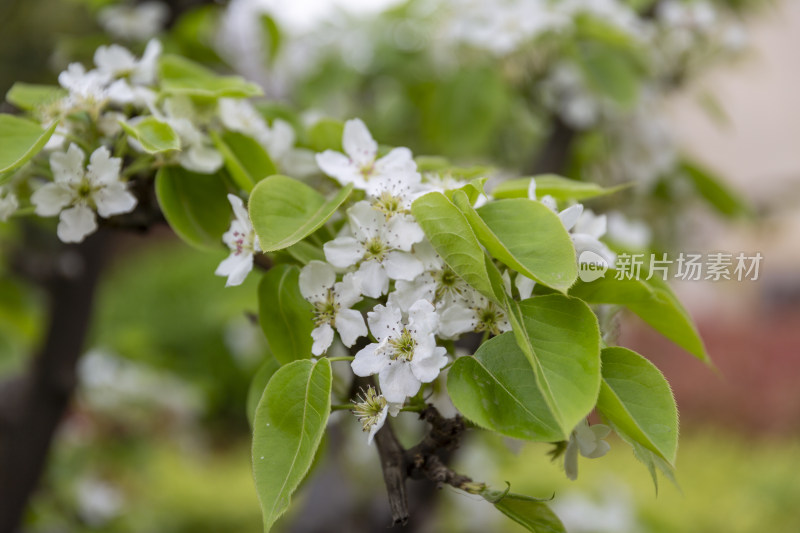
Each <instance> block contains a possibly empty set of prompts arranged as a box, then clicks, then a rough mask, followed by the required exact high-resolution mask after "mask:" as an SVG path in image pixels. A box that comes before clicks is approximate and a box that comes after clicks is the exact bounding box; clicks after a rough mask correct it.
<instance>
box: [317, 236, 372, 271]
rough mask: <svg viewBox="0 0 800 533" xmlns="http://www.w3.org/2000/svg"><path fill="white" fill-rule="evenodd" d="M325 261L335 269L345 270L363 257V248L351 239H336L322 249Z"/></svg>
mask: <svg viewBox="0 0 800 533" xmlns="http://www.w3.org/2000/svg"><path fill="white" fill-rule="evenodd" d="M322 249H323V251H324V252H325V259H327V260H328V262H329V263H330V264H332V265H333V266H335V267H336V268H347V267H350V266H353V265H355V264H356V263H358V262H359V261H360V260H361V258H362V257H364V252H365V250H364V247H363V246H362V245H361V243H360V242H358V241H357V240H356V239H354V238H353V237H337V238H336V239H333V240H332V241H328V242H326V243H325V244H324V245H323V247H322Z"/></svg>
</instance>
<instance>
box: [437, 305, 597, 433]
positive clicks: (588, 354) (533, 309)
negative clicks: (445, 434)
mask: <svg viewBox="0 0 800 533" xmlns="http://www.w3.org/2000/svg"><path fill="white" fill-rule="evenodd" d="M519 310H520V315H519V316H520V317H521V321H522V327H523V328H524V336H525V338H526V339H527V340H526V342H528V343H529V344H528V348H529V349H530V351H531V353H532V354H534V355H533V357H534V362H533V364H532V363H531V361H529V358H528V357H527V356H526V354H525V353H524V352H523V350H522V348H521V347H520V343H519V340H518V339H517V337H516V336H515V335H514V334H513V333H511V332H509V333H504V334H502V335H499V336H498V337H495V338H493V339H490V340H489V341H487V342H485V343H483V344H482V345H481V346H480V348H478V351H477V352H476V353H475V355H474V356H473V357H462V358H460V359H457V360H456V362H455V363H454V364H453V366H452V368H451V369H450V372H449V374H448V379H447V390H448V392H449V393H450V398H451V399H452V400H453V404H454V405H455V406H456V407H457V408H458V410H459V411H461V413H463V414H464V416H466V417H467V418H468V419H470V420H472V421H473V422H475V423H476V424H478V425H480V426H482V427H485V428H487V429H491V430H493V431H496V432H498V433H501V434H503V435H506V436H509V437H513V438H518V439H527V440H534V441H544V442H552V441H558V440H566V438H568V436H569V433H570V432H571V431H572V430H573V429H574V428H575V426H576V425H577V424H578V422H580V421H581V420H582V419H583V418H584V417H585V416H586V415H587V414H588V413H589V411H591V410H592V408H593V407H594V405H595V401H596V399H597V395H598V391H599V388H600V331H599V328H598V325H597V319H596V318H595V316H594V314H593V313H592V311H591V310H590V309H589V307H588V306H587V305H586V304H584V303H583V302H581V301H579V300H577V299H575V298H569V297H566V296H563V295H558V294H553V295H549V296H540V297H536V298H532V299H529V300H526V301H524V302H522V303H521V304H520V307H519Z"/></svg>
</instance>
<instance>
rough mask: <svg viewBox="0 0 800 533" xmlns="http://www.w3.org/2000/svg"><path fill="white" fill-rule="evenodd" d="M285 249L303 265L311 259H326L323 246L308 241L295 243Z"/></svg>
mask: <svg viewBox="0 0 800 533" xmlns="http://www.w3.org/2000/svg"><path fill="white" fill-rule="evenodd" d="M284 251H285V252H286V253H287V254H289V255H290V256H292V258H293V259H294V260H295V261H297V262H299V263H301V264H303V265H307V264H308V263H310V262H311V261H325V252H323V250H322V248H320V247H319V246H314V245H313V244H311V243H310V242H308V241H300V242H298V243H295V244H293V245H291V246H289V247H288V248H286V249H285V250H284Z"/></svg>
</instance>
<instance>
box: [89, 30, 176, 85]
mask: <svg viewBox="0 0 800 533" xmlns="http://www.w3.org/2000/svg"><path fill="white" fill-rule="evenodd" d="M161 50H162V47H161V43H160V42H159V41H158V40H157V39H152V40H151V41H150V42H149V43H147V47H146V48H145V50H144V54H142V58H141V59H136V56H134V55H133V54H132V53H131V52H130V50H128V49H127V48H125V47H124V46H120V45H118V44H112V45H109V46H101V47H99V48H98V49H97V50H96V51H95V53H94V64H95V65H96V66H97V70H98V71H99V72H100V73H102V74H104V75H107V76H108V77H110V78H112V79H119V78H127V79H128V80H129V81H130V83H131V84H132V85H152V84H153V83H155V81H156V72H157V68H158V58H159V57H160V56H161Z"/></svg>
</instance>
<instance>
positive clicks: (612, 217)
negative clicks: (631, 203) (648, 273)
mask: <svg viewBox="0 0 800 533" xmlns="http://www.w3.org/2000/svg"><path fill="white" fill-rule="evenodd" d="M607 218H608V237H609V238H610V239H611V240H612V241H613V242H615V243H619V244H620V245H621V246H623V247H625V248H629V249H632V250H644V249H646V248H647V247H648V246H649V245H650V241H651V240H652V238H653V232H652V231H651V230H650V228H649V227H648V226H647V224H645V223H644V222H642V221H640V220H630V219H629V218H627V217H626V216H625V215H623V214H622V213H620V212H619V211H613V212H611V213H609V214H608V217H607Z"/></svg>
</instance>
